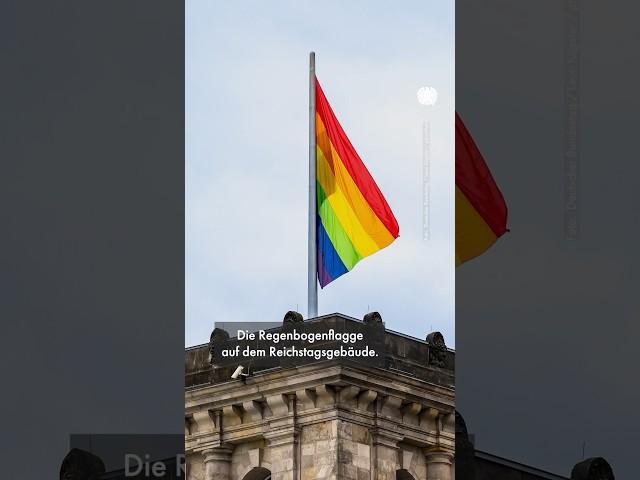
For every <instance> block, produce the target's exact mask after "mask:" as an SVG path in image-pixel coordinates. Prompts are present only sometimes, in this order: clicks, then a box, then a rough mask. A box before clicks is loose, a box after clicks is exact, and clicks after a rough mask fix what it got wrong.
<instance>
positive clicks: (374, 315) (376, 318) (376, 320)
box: [362, 312, 382, 326]
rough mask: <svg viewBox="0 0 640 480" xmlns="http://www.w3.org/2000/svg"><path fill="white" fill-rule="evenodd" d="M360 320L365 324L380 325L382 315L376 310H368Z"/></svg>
mask: <svg viewBox="0 0 640 480" xmlns="http://www.w3.org/2000/svg"><path fill="white" fill-rule="evenodd" d="M362 320H363V321H364V323H365V324H366V325H375V326H382V315H380V314H379V313H378V312H369V313H367V314H366V315H365V316H364V318H363V319H362Z"/></svg>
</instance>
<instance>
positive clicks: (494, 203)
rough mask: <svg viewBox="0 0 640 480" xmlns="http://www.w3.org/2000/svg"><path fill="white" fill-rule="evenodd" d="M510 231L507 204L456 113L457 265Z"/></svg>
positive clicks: (474, 255) (477, 253) (479, 252)
mask: <svg viewBox="0 0 640 480" xmlns="http://www.w3.org/2000/svg"><path fill="white" fill-rule="evenodd" d="M506 231H507V204H506V203H505V201H504V198H503V196H502V193H501V192H500V189H499V188H498V186H497V185H496V182H495V180H494V179H493V176H492V175H491V172H490V171H489V168H488V167H487V164H486V163H485V161H484V159H483V158H482V154H481V153H480V150H478V147H477V146H476V144H475V142H474V141H473V138H471V135H470V134H469V131H468V130H467V129H466V127H465V126H464V123H462V120H461V119H460V116H459V115H458V114H457V113H456V266H458V265H460V264H462V263H464V262H466V261H468V260H471V259H472V258H475V257H477V256H478V255H480V254H482V253H483V252H485V251H486V250H487V249H488V248H489V247H490V246H491V245H493V244H494V243H495V242H496V240H498V238H500V237H501V236H502V235H503V234H504V233H505V232H506Z"/></svg>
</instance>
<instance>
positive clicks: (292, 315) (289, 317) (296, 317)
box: [282, 310, 304, 325]
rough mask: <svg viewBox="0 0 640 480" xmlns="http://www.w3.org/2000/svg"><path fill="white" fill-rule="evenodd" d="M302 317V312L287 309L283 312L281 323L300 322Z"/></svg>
mask: <svg viewBox="0 0 640 480" xmlns="http://www.w3.org/2000/svg"><path fill="white" fill-rule="evenodd" d="M302 322H304V319H303V318H302V314H301V313H298V312H294V311H293V310H289V311H288V312H287V313H285V314H284V318H283V319H282V324H283V325H287V324H294V323H302Z"/></svg>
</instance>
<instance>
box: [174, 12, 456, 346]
mask: <svg viewBox="0 0 640 480" xmlns="http://www.w3.org/2000/svg"><path fill="white" fill-rule="evenodd" d="M311 50H314V51H315V52H316V62H317V74H318V78H319V80H320V82H321V84H322V86H323V88H324V90H325V93H326V94H327V96H328V98H329V101H330V102H331V104H332V106H333V109H334V111H335V112H336V115H337V116H338V119H339V120H340V122H341V123H342V125H343V127H344V129H345V131H346V132H347V135H348V136H349V138H350V139H351V141H352V143H353V144H354V146H355V148H356V150H357V151H358V153H359V154H360V156H361V157H362V159H363V161H364V162H365V164H366V165H367V167H368V168H369V170H370V172H371V173H372V175H373V177H374V178H375V180H376V182H377V183H378V185H379V187H380V188H381V190H382V192H383V194H384V195H385V197H386V198H387V201H388V202H389V204H390V205H391V208H392V209H393V211H394V213H395V215H396V217H397V219H398V222H399V224H400V238H398V240H396V241H395V242H394V243H393V244H392V245H391V246H389V247H387V248H386V249H384V250H382V251H381V252H379V253H376V254H375V255H373V256H371V257H368V258H366V259H364V260H363V261H361V262H360V263H359V264H358V265H357V266H356V267H355V268H354V270H353V271H351V272H350V273H348V274H346V275H344V276H343V277H341V278H339V279H338V280H336V281H335V282H333V283H331V284H330V285H328V286H327V287H326V288H325V289H324V290H322V291H321V292H320V294H319V313H320V314H325V313H331V312H342V313H345V314H348V315H352V316H355V317H358V318H361V317H362V316H363V314H364V313H366V312H367V310H378V311H380V312H381V314H382V316H383V319H384V320H385V322H386V324H387V328H390V329H393V330H398V331H401V332H404V333H407V334H410V335H413V336H416V337H421V338H424V336H425V335H426V333H427V332H428V331H429V330H431V329H432V328H433V329H437V330H440V331H442V332H443V333H444V335H445V339H446V340H447V344H448V345H450V346H453V345H454V303H455V302H454V267H453V243H454V242H453V219H454V217H453V209H454V203H453V184H454V157H453V154H454V147H453V111H454V73H455V72H454V3H453V1H447V2H436V1H426V2H425V1H415V2H402V4H395V5H393V6H392V5H391V4H389V3H388V2H371V1H366V2H365V1H354V2H348V3H345V2H337V1H335V2H334V1H325V2H322V3H321V4H318V3H317V2H302V1H280V2H268V3H267V2H258V1H242V2H224V3H223V2H214V1H208V0H198V1H194V0H189V1H188V2H187V3H186V121H187V124H186V147H185V155H186V191H187V193H186V227H185V235H186V267H185V268H186V272H185V273H186V287H185V288H186V327H185V328H186V332H185V341H186V343H187V345H194V344H200V343H204V342H206V341H208V338H209V335H210V332H211V330H212V328H213V323H214V322H215V321H256V320H264V321H274V320H276V321H278V320H280V319H281V318H282V316H283V315H284V313H285V312H286V311H287V310H290V309H297V310H299V311H300V312H301V313H303V315H305V316H306V304H307V294H306V285H307V283H306V275H307V268H306V266H307V188H308V55H309V51H311ZM423 85H429V86H433V87H435V88H436V89H437V90H438V93H439V98H438V103H437V104H436V105H435V106H434V107H424V106H421V105H420V104H418V102H417V100H416V92H417V90H418V88H419V87H421V86H423ZM425 120H428V121H429V122H430V124H431V177H432V180H431V240H429V241H423V240H422V124H423V121H425Z"/></svg>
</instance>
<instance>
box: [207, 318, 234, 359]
mask: <svg viewBox="0 0 640 480" xmlns="http://www.w3.org/2000/svg"><path fill="white" fill-rule="evenodd" d="M227 340H229V333H228V332H227V331H226V330H223V329H222V328H218V327H216V328H214V329H213V332H211V337H209V363H211V364H213V361H214V359H215V357H214V353H213V345H214V344H215V343H217V342H225V341H227Z"/></svg>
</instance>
